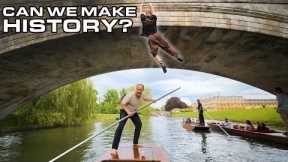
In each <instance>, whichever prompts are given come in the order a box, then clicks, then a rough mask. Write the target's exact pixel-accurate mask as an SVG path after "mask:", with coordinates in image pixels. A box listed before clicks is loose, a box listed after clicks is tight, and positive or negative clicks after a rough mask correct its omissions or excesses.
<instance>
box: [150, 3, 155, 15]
mask: <svg viewBox="0 0 288 162" xmlns="http://www.w3.org/2000/svg"><path fill="white" fill-rule="evenodd" d="M149 8H150V11H151V14H152V15H154V14H155V9H154V7H153V6H152V4H151V3H149Z"/></svg>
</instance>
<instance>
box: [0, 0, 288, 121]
mask: <svg viewBox="0 0 288 162" xmlns="http://www.w3.org/2000/svg"><path fill="white" fill-rule="evenodd" d="M4 2H5V1H4ZM4 2H1V3H4ZM20 2H21V1H15V3H19V4H18V5H23V4H22V3H20ZM40 2H41V1H40ZM49 2H50V1H47V2H46V3H48V4H49ZM68 2H70V3H68ZM85 2H86V1H85ZM89 2H90V1H89ZM97 2H98V1H97ZM104 2H106V1H99V3H104ZM109 2H110V1H109ZM167 2H169V3H160V2H159V1H156V2H155V5H156V8H157V9H158V11H159V15H160V16H159V17H160V18H159V21H160V22H159V23H160V26H161V27H160V29H161V31H162V33H163V34H165V35H166V36H167V37H168V38H169V40H171V42H172V43H173V44H174V45H175V46H176V47H177V49H179V51H181V52H182V54H183V55H184V57H185V63H183V64H181V65H180V64H177V63H175V62H174V61H171V60H170V59H167V58H166V60H167V63H168V65H169V67H171V68H179V69H187V70H196V71H201V72H207V73H211V74H216V75H220V76H224V77H228V78H231V79H234V80H238V81H241V82H244V83H247V84H250V85H252V86H255V87H258V88H260V89H263V90H266V91H269V92H273V91H272V90H273V88H274V87H282V88H283V89H284V90H286V91H287V90H288V85H287V83H288V71H287V65H288V59H287V58H288V46H287V44H288V39H287V34H286V35H285V33H286V30H288V29H286V28H285V27H287V15H288V10H287V6H288V5H286V4H285V5H283V4H281V5H280V4H279V3H280V2H282V3H285V1H269V0H262V1H261V0H257V2H258V3H256V2H255V3H251V2H254V1H252V0H251V1H245V0H242V1H241V0H238V1H237V0H235V1H233V2H235V3H229V4H228V3H224V2H226V1H224V0H214V1H212V0H205V1H203V2H205V3H199V1H196V0H190V1H188V0H187V1H181V2H179V3H178V1H176V0H174V2H171V1H170V0H167ZM212 2H213V3H212ZM231 2H232V1H231ZM236 2H237V3H236ZM260 2H262V3H260ZM276 2H277V3H276ZM29 3H36V1H29ZM29 3H28V2H27V3H25V4H26V5H29ZM43 3H44V1H43ZM58 3H60V4H62V3H68V4H70V5H74V4H79V3H80V1H72V0H71V1H65V2H63V1H61V2H60V1H57V3H56V2H55V5H59V4H58ZM87 3H88V1H87ZM113 3H115V4H119V5H122V4H123V3H125V4H127V5H134V4H139V2H136V1H133V2H132V1H129V3H128V1H117V2H116V1H111V4H113ZM168 4H170V7H169V6H167V5H168ZM172 4H173V5H172ZM247 4H249V5H247ZM250 4H251V5H250ZM260 4H261V5H260ZM62 5H64V4H62ZM177 5H181V7H182V8H185V6H186V7H187V8H189V7H190V8H189V10H188V11H187V12H184V11H183V10H182V11H181V10H180V7H177ZM204 5H206V6H207V5H208V7H206V8H205V7H203V6H204ZM219 5H220V7H222V10H221V11H224V10H223V6H228V7H227V8H229V6H230V7H231V6H232V7H234V8H233V9H234V10H235V11H238V10H236V7H237V8H244V9H245V8H247V9H246V10H245V12H242V13H243V14H244V13H245V14H246V17H245V18H248V19H249V21H250V20H251V23H254V21H255V22H256V18H255V19H252V18H251V17H252V16H250V18H249V17H247V14H248V15H249V14H251V13H249V12H248V10H251V12H252V11H253V9H254V11H255V10H256V9H257V10H256V11H257V12H258V11H259V13H258V16H259V15H261V14H260V13H261V12H260V11H261V7H260V6H262V10H263V12H267V13H270V16H267V15H266V16H267V17H262V18H259V19H262V21H261V23H263V24H262V25H261V24H260V26H262V27H263V25H264V26H265V24H266V25H267V23H265V24H264V22H268V24H270V23H271V22H272V21H273V22H274V21H275V22H277V23H275V24H276V26H275V28H274V27H273V28H271V31H273V32H266V31H265V30H260V29H262V28H259V30H257V31H255V30H254V31H253V30H250V29H252V28H248V27H247V26H246V27H245V28H244V27H243V28H242V29H236V28H234V27H235V26H234V25H231V24H230V25H228V24H226V25H225V26H226V28H224V27H217V26H216V25H217V22H218V19H216V18H212V19H210V20H212V21H214V26H212V25H211V24H212V23H208V24H210V25H211V26H210V25H206V26H205V23H202V25H198V26H197V25H193V23H195V22H189V21H188V19H190V18H187V17H190V16H187V17H186V18H185V17H183V14H184V15H185V14H187V15H189V14H191V15H192V18H193V17H194V16H195V14H196V13H197V12H199V13H201V14H202V15H204V16H207V15H209V14H211V12H207V13H206V12H205V11H206V10H209V9H211V8H213V6H216V7H214V8H213V9H214V10H213V11H215V10H216V8H217V6H219ZM233 5H234V6H233ZM266 5H267V6H266ZM173 6H174V7H173ZM195 6H196V7H195ZM197 6H198V10H197V11H196V8H197ZM199 6H200V8H199ZM264 6H266V8H265V7H264ZM257 7H258V8H257ZM177 8H178V9H179V10H180V11H177ZM191 8H192V9H191ZM205 9H206V10H205ZM285 9H286V10H285ZM169 10H175V13H173V15H174V14H175V15H176V17H175V19H174V18H171V17H173V16H171V15H170V16H169V13H168V11H169ZM218 11H219V7H218ZM230 11H232V9H231V10H230ZM169 12H170V13H172V12H173V11H169ZM238 12H239V11H238ZM199 13H197V14H199ZM218 13H219V14H220V12H218ZM177 14H178V17H177ZM181 14H182V15H181ZM197 14H196V15H197ZM201 14H200V15H201ZM215 14H216V13H215ZM222 14H223V15H222V16H223V17H225V18H227V17H229V16H233V14H232V13H231V15H228V14H227V13H225V14H224V13H222ZM167 15H168V18H167ZM216 15H217V14H216ZM224 15H225V16H224ZM275 15H276V18H277V19H276V18H275ZM277 15H278V17H277ZM279 15H282V17H281V16H280V17H281V18H280V17H279ZM283 15H284V16H283ZM285 15H286V16H285ZM218 16H219V15H218ZM235 17H238V18H239V17H241V16H239V15H234V17H233V18H235ZM169 18H171V19H169ZM176 18H177V20H179V22H177V21H171V20H176ZM194 18H195V17H194ZM248 19H247V21H248ZM180 20H181V21H180ZM199 20H201V21H202V20H203V21H204V20H205V21H206V20H208V19H204V18H203V19H202V18H201V19H199ZM216 20H217V21H216ZM228 20H231V21H232V20H235V19H231V18H230V19H227V21H228ZM225 21H226V20H225ZM228 22H229V21H228ZM280 22H281V23H284V24H282V25H280V24H281V23H280ZM197 24H198V23H197ZM203 24H204V25H203ZM246 24H249V23H246ZM275 24H274V23H272V25H275ZM277 24H278V27H277ZM250 25H251V24H250ZM256 27H257V26H256ZM256 27H255V28H256ZM258 27H259V26H258ZM280 27H283V30H282V28H281V30H280ZM284 28H285V30H284ZM0 29H2V27H1V28H0ZM231 29H232V30H231ZM245 29H247V30H245ZM267 31H268V30H267ZM138 33H139V28H138V27H137V21H135V28H133V29H132V30H131V31H130V32H129V33H121V32H120V31H115V32H114V33H103V32H100V33H84V34H77V35H73V34H65V33H58V34H55V33H49V32H47V33H42V34H31V33H30V34H15V33H9V34H5V33H1V34H0V35H1V38H0V42H1V46H0V48H1V49H0V78H1V82H0V87H1V88H0V118H3V117H4V116H6V115H7V114H9V113H10V112H12V111H14V110H15V108H16V107H17V106H18V105H20V104H22V103H24V102H26V101H29V100H31V99H33V98H35V97H37V96H39V95H43V94H45V93H47V92H49V91H51V90H53V89H55V88H58V87H60V86H62V85H65V84H68V83H71V82H73V81H76V80H79V79H83V78H87V77H89V76H92V75H96V74H101V73H105V72H111V71H116V70H124V69H132V68H147V67H156V66H155V64H154V63H153V62H152V61H151V59H150V57H149V56H148V55H147V49H146V44H145V40H144V39H143V38H140V37H139V36H138ZM159 75H162V73H161V72H160V71H159Z"/></svg>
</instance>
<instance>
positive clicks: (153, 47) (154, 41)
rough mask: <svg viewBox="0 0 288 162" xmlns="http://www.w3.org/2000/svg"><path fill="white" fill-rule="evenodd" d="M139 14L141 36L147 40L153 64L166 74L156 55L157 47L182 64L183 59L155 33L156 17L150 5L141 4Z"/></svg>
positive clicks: (160, 60) (164, 67)
mask: <svg viewBox="0 0 288 162" xmlns="http://www.w3.org/2000/svg"><path fill="white" fill-rule="evenodd" d="M143 11H144V12H143ZM140 13H141V15H140V17H141V22H142V34H141V36H144V37H146V38H147V41H148V45H149V48H150V53H151V54H152V56H153V58H154V60H155V62H156V63H157V64H158V65H159V66H161V68H162V70H163V72H164V73H166V72H167V69H166V65H165V63H164V62H163V60H162V59H161V57H160V56H159V55H158V49H159V47H161V48H162V49H163V50H164V51H165V52H167V53H168V54H169V55H170V56H172V57H173V58H175V59H176V60H178V61H179V62H183V58H182V57H181V56H180V55H179V54H178V52H177V51H176V49H175V48H174V47H173V46H172V45H171V44H169V43H168V41H167V40H166V39H165V38H164V37H163V36H162V35H161V34H160V33H159V32H157V16H156V15H155V14H154V13H155V12H154V9H153V7H152V5H151V4H149V5H148V6H144V5H143V4H142V5H141V6H140Z"/></svg>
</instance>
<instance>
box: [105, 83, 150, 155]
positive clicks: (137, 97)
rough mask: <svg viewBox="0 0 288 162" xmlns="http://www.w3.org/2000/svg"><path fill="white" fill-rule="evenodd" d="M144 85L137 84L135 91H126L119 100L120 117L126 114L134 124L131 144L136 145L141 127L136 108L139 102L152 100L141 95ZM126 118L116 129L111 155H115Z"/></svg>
mask: <svg viewBox="0 0 288 162" xmlns="http://www.w3.org/2000/svg"><path fill="white" fill-rule="evenodd" d="M143 91H144V85H143V84H137V85H136V87H135V91H134V92H132V93H128V94H127V95H125V96H124V97H123V99H122V101H121V109H120V119H122V118H124V117H126V116H127V115H128V116H129V118H130V119H131V120H132V122H133V124H134V125H135V132H134V139H133V144H134V146H136V145H137V144H138V139H139V136H140V131H141V127H142V122H141V119H140V117H139V115H138V113H137V109H138V107H139V106H140V103H141V102H143V101H147V102H152V101H153V100H152V99H148V98H146V97H145V96H144V95H143ZM127 120H128V118H127V119H125V120H123V121H121V122H120V123H119V125H118V127H117V129H116V132H115V135H114V140H113V144H112V152H111V155H117V153H118V152H117V149H118V146H119V142H120V139H121V135H122V131H123V129H124V126H125V124H126V122H127Z"/></svg>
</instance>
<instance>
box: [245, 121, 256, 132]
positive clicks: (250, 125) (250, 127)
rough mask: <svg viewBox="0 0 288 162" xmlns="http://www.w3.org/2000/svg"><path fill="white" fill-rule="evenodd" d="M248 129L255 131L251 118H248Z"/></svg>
mask: <svg viewBox="0 0 288 162" xmlns="http://www.w3.org/2000/svg"><path fill="white" fill-rule="evenodd" d="M246 130H248V131H255V128H254V126H253V124H252V123H251V121H250V120H246Z"/></svg>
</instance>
